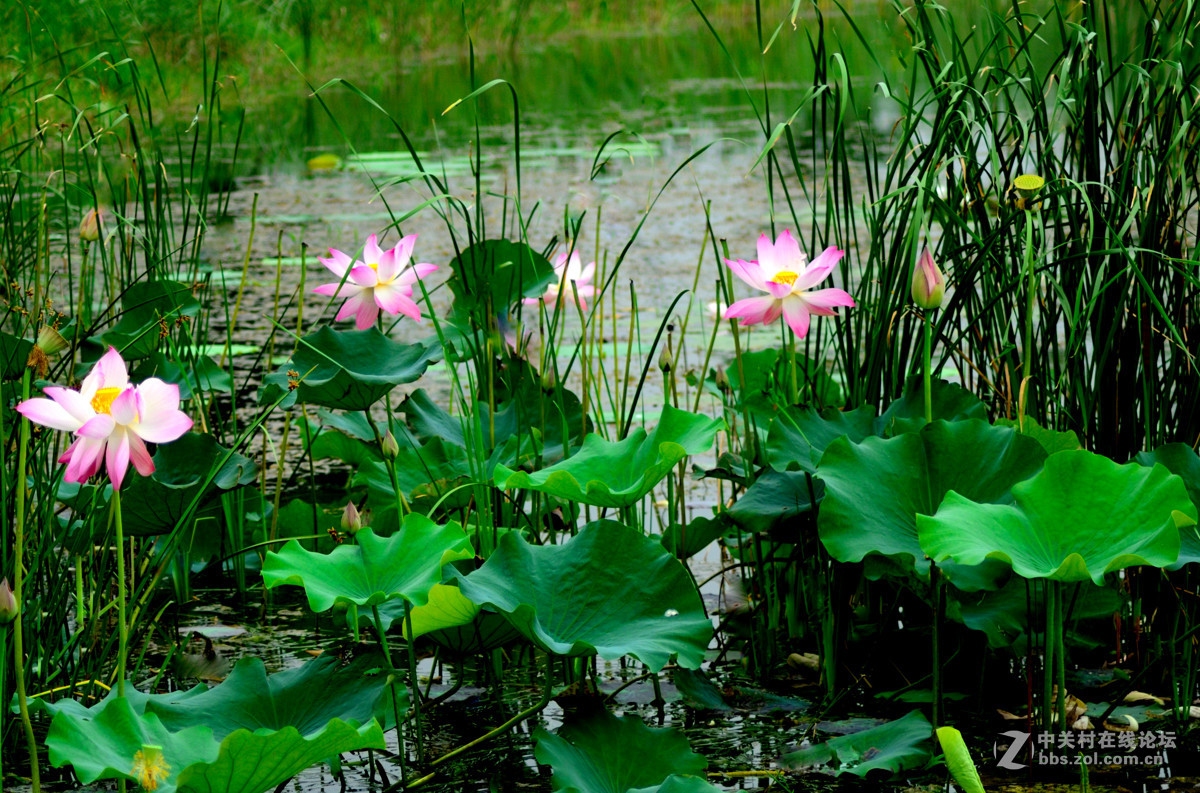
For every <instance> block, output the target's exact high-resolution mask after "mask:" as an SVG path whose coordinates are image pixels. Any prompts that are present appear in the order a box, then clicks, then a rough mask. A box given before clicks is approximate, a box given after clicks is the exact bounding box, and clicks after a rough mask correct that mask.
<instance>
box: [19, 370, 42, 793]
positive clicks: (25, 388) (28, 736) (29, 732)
mask: <svg viewBox="0 0 1200 793" xmlns="http://www.w3.org/2000/svg"><path fill="white" fill-rule="evenodd" d="M32 375H33V370H32V369H30V368H29V367H26V368H25V372H24V373H23V374H22V375H21V398H22V399H28V398H29V381H30V378H31V377H32ZM20 436H21V437H20V447H19V448H20V451H18V452H17V503H16V508H17V512H16V525H15V526H14V533H15V534H16V550H15V554H16V563H15V564H14V565H13V597H14V598H15V599H16V601H17V608H21V607H22V606H23V605H24V602H25V601H24V599H23V597H22V593H23V591H24V586H25V463H26V460H27V455H28V452H29V419H27V418H25V417H24V416H22V417H21V429H20ZM24 623H25V615H24V614H23V613H22V614H18V615H17V618H16V620H14V621H13V651H14V652H15V653H16V659H15V660H16V663H15V664H14V665H13V666H14V667H15V668H16V675H17V707H18V709H19V710H20V713H21V725H22V727H23V728H24V730H25V742H26V744H27V745H28V747H29V778H30V782H31V783H32V785H33V793H41V790H42V778H41V772H40V769H39V768H38V753H37V740H36V739H35V738H34V737H33V724H32V722H30V720H29V700H28V697H27V695H26V692H25V630H24V627H23V626H24Z"/></svg>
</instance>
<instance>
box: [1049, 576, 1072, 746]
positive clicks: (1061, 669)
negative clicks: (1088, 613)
mask: <svg viewBox="0 0 1200 793" xmlns="http://www.w3.org/2000/svg"><path fill="white" fill-rule="evenodd" d="M1050 587H1051V592H1052V593H1053V597H1054V601H1055V609H1056V610H1057V612H1058V620H1057V621H1056V624H1055V627H1056V628H1057V629H1058V630H1057V631H1056V632H1055V634H1054V658H1055V660H1056V661H1057V667H1056V668H1057V670H1058V672H1057V682H1058V723H1059V729H1061V730H1064V731H1065V730H1067V729H1068V728H1069V727H1070V726H1071V725H1069V724H1067V652H1066V647H1065V646H1064V644H1063V634H1064V633H1065V632H1066V623H1065V621H1064V617H1065V616H1066V612H1065V609H1064V608H1063V607H1064V606H1065V605H1066V604H1065V601H1064V598H1063V595H1064V592H1063V585H1062V582H1061V581H1053V582H1051V584H1050Z"/></svg>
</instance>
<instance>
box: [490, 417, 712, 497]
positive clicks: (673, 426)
mask: <svg viewBox="0 0 1200 793" xmlns="http://www.w3.org/2000/svg"><path fill="white" fill-rule="evenodd" d="M722 426H723V423H722V422H721V420H720V419H710V418H708V417H706V416H698V415H696V414H694V413H688V412H687V411H684V410H677V409H676V408H673V407H671V406H670V405H664V406H663V410H662V414H661V416H660V417H659V420H658V426H656V427H655V428H654V431H653V432H651V433H650V434H649V435H647V434H646V431H645V430H644V429H641V428H638V429H636V430H634V431H633V432H631V433H630V434H629V436H628V437H627V438H625V439H624V440H621V441H607V440H604V439H603V438H601V437H600V436H598V435H588V436H587V437H586V438H584V440H583V448H581V449H580V450H579V451H578V452H576V453H575V454H574V455H573V456H572V457H570V458H568V459H566V460H564V461H562V462H561V463H557V464H555V465H552V466H549V467H548V468H543V469H541V470H540V471H536V472H534V473H532V474H529V473H525V472H524V471H513V470H511V469H510V468H507V467H505V466H504V465H497V466H496V472H495V481H496V486H497V487H499V488H501V489H505V490H512V489H514V488H524V489H527V490H538V491H541V492H543V493H548V494H550V495H552V496H556V497H558V498H562V499H567V500H570V501H577V502H581V503H584V504H591V505H593V506H598V507H627V506H631V505H633V504H636V503H637V502H638V501H640V500H641V499H642V498H643V497H644V496H645V495H646V494H647V493H649V492H650V491H651V490H652V489H653V488H654V486H655V485H657V484H658V483H659V481H660V480H662V478H663V477H664V476H666V475H667V474H668V473H670V471H671V469H672V468H674V467H675V465H676V464H677V463H678V462H679V461H680V460H682V459H683V458H684V457H687V456H688V455H690V454H699V453H701V452H705V451H708V450H709V449H711V448H712V444H713V440H714V439H715V438H716V436H717V431H718V430H720V429H721V427H722Z"/></svg>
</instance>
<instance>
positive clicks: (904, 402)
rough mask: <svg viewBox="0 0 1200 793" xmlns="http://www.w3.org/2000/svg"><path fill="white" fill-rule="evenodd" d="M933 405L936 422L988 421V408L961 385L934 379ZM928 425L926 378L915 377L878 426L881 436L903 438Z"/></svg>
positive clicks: (881, 418) (907, 384) (908, 382)
mask: <svg viewBox="0 0 1200 793" xmlns="http://www.w3.org/2000/svg"><path fill="white" fill-rule="evenodd" d="M930 391H932V392H933V399H932V400H931V404H932V407H933V420H934V421H937V420H938V419H942V420H944V421H964V420H966V419H987V415H988V411H987V405H985V404H983V401H982V400H980V399H979V397H977V396H975V395H974V394H972V393H971V392H970V391H968V390H967V389H965V388H963V387H962V386H960V385H958V384H957V383H949V382H947V381H945V380H941V379H934V380H933V381H932V383H931V384H930ZM924 423H925V378H924V377H922V376H921V375H914V376H912V377H910V378H908V380H907V381H906V382H905V383H904V393H903V394H901V396H900V398H899V399H897V400H896V401H894V402H892V404H890V405H888V408H887V410H885V411H884V412H883V415H882V416H880V417H879V420H878V424H877V425H876V427H877V429H878V431H879V434H885V433H886V434H888V435H899V434H901V433H903V432H911V431H912V430H915V429H917V428H918V427H920V426H921V425H923V424H924Z"/></svg>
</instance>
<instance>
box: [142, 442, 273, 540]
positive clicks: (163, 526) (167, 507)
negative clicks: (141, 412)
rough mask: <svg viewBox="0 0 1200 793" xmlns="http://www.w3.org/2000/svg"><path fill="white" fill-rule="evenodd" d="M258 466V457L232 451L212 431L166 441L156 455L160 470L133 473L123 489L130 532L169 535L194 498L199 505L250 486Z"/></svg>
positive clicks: (156, 468) (156, 462) (155, 464)
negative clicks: (147, 472) (249, 456)
mask: <svg viewBox="0 0 1200 793" xmlns="http://www.w3.org/2000/svg"><path fill="white" fill-rule="evenodd" d="M256 470H257V466H255V465H254V461H253V460H251V459H249V458H248V457H244V456H242V455H240V454H236V453H231V452H230V451H229V450H228V449H225V448H224V447H223V446H221V445H220V444H218V443H217V442H216V440H215V439H214V438H213V437H212V436H211V435H202V434H200V433H198V432H188V433H184V435H183V436H181V437H180V438H179V439H178V440H175V441H172V442H171V443H164V444H160V445H159V447H158V450H157V451H155V453H154V473H153V474H151V475H150V476H135V477H133V481H132V482H130V484H129V486H128V487H127V488H126V489H125V490H124V491H122V493H121V508H122V514H123V515H124V517H125V525H124V529H125V533H126V534H128V535H130V536H145V535H154V534H166V533H168V532H170V531H172V530H174V529H175V527H176V526H177V525H178V524H179V522H180V521H181V520H183V517H184V515H185V514H186V513H187V510H188V507H189V506H190V505H191V503H192V502H193V501H197V502H198V504H197V506H199V505H202V504H204V503H207V502H209V501H211V500H212V499H214V498H216V497H217V496H219V495H220V494H221V492H227V491H230V490H234V489H236V488H238V487H242V486H244V485H248V484H250V483H251V482H253V481H254V480H255V472H256ZM194 515H195V513H193V517H194Z"/></svg>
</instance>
